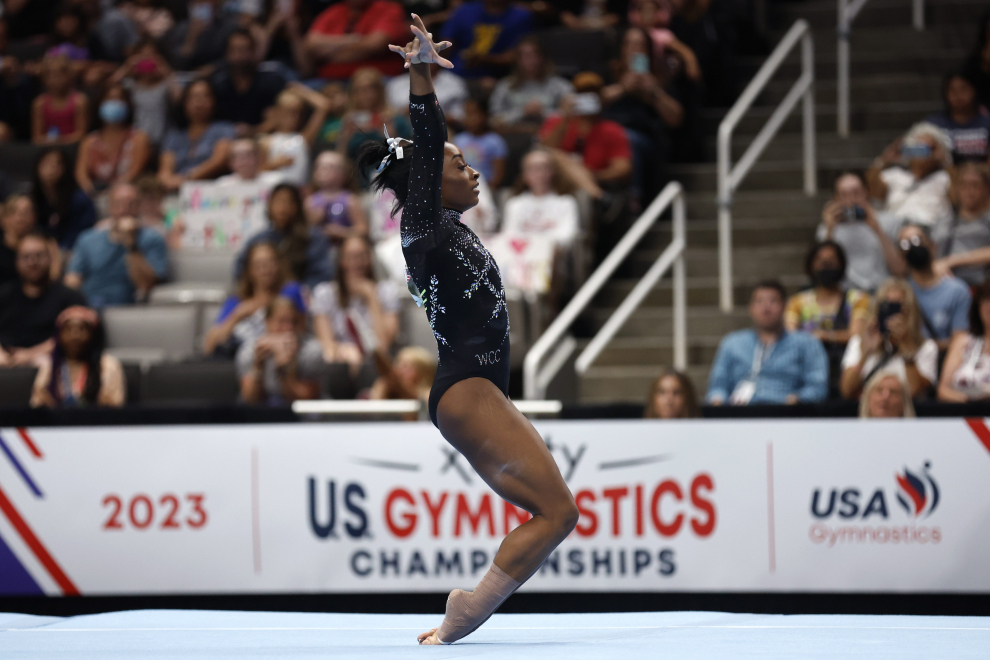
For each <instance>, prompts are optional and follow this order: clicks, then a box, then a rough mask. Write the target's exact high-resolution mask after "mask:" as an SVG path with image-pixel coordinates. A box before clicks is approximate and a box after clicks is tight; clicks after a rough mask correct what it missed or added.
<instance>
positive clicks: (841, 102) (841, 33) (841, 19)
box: [835, 0, 925, 138]
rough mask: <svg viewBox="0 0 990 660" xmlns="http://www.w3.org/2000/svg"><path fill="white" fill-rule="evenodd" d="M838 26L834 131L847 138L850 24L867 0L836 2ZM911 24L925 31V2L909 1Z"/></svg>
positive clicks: (919, 30)
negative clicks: (837, 6)
mask: <svg viewBox="0 0 990 660" xmlns="http://www.w3.org/2000/svg"><path fill="white" fill-rule="evenodd" d="M838 2H839V11H838V25H837V26H836V44H837V45H836V48H837V49H838V52H837V53H836V58H835V61H836V66H837V67H838V71H837V72H836V85H837V88H838V89H837V94H836V100H835V102H836V109H835V119H836V124H837V126H836V129H837V130H838V132H839V137H844V138H847V137H849V35H850V33H851V32H852V22H853V21H854V20H855V19H856V16H858V15H859V12H860V10H862V9H863V6H864V5H866V3H867V2H868V0H851V1H850V0H838ZM911 24H912V26H913V27H914V29H915V30H917V31H918V32H921V31H922V30H924V29H925V0H911Z"/></svg>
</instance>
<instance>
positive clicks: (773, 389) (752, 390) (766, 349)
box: [705, 281, 828, 406]
mask: <svg viewBox="0 0 990 660" xmlns="http://www.w3.org/2000/svg"><path fill="white" fill-rule="evenodd" d="M786 299H787V294H786V292H785V291H784V287H783V286H782V285H781V284H780V282H777V281H767V282H761V283H760V284H758V285H756V288H755V289H754V290H753V295H752V297H751V298H750V301H749V316H750V318H751V319H752V320H753V326H754V327H753V328H752V329H748V330H737V331H736V332H733V333H731V334H729V335H726V336H725V337H724V338H723V339H722V342H721V343H720V344H719V347H718V352H717V353H716V354H715V362H714V363H713V364H712V370H711V373H710V374H709V376H708V395H707V396H706V397H705V399H706V401H707V402H708V403H709V404H711V405H713V406H719V405H722V404H730V405H740V406H745V405H749V404H782V403H786V404H792V403H798V402H801V403H814V402H817V401H824V400H825V397H826V396H827V395H828V356H827V355H826V354H825V348H824V347H823V346H822V343H821V342H820V341H819V340H818V338H817V337H815V336H814V335H810V334H808V333H806V332H787V331H786V330H784V303H785V301H786Z"/></svg>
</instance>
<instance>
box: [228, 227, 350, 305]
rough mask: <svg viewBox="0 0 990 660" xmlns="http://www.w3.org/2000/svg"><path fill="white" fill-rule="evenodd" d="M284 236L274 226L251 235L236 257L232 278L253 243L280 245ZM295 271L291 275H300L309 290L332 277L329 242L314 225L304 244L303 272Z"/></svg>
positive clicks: (237, 277)
mask: <svg viewBox="0 0 990 660" xmlns="http://www.w3.org/2000/svg"><path fill="white" fill-rule="evenodd" d="M284 238H285V237H284V236H283V235H282V233H281V232H279V231H278V230H277V229H275V228H274V227H271V228H268V229H264V230H262V231H260V232H258V233H257V234H255V235H254V236H252V237H251V238H250V239H249V240H248V242H247V243H245V244H244V249H243V250H242V251H241V254H240V255H239V256H238V257H237V263H236V264H235V267H234V279H239V278H240V276H241V271H242V270H243V268H244V257H245V256H246V255H247V253H248V250H250V249H251V246H252V245H254V244H255V243H272V244H273V245H281V244H282V243H283V239H284ZM297 271H298V269H295V268H294V269H293V273H292V274H293V276H296V275H298V276H300V279H301V281H302V282H303V283H304V284H306V286H308V287H309V288H310V289H311V290H312V289H313V288H314V287H316V285H317V284H319V283H320V282H329V281H330V280H332V279H333V272H334V268H333V262H332V261H331V259H330V243H329V241H327V237H326V236H324V235H323V233H322V232H320V230H319V229H316V228H315V227H310V228H309V243H308V245H307V246H306V263H305V266H304V268H303V272H301V273H299V272H297Z"/></svg>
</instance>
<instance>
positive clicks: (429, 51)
mask: <svg viewBox="0 0 990 660" xmlns="http://www.w3.org/2000/svg"><path fill="white" fill-rule="evenodd" d="M412 17H413V24H412V25H410V26H409V29H410V30H412V33H413V40H412V41H410V42H409V43H408V44H406V45H405V47H402V46H393V45H391V44H389V47H388V49H389V50H390V51H392V52H393V53H398V54H399V55H401V56H402V57H404V58H405V60H406V68H407V69H408V68H409V66H410V65H411V64H433V63H436V64H439V65H440V66H442V67H443V68H445V69H453V68H454V64H453V63H452V62H451V61H450V60H448V59H446V58H444V57H440V55H439V54H438V53H439V52H440V51H441V50H444V49H445V48H450V47H451V46H452V45H453V44H451V43H450V42H449V41H441V42H440V43H434V42H433V35H432V34H430V33H429V32H427V31H426V26H425V25H424V24H423V19H422V18H420V17H419V16H418V15H417V14H413V15H412Z"/></svg>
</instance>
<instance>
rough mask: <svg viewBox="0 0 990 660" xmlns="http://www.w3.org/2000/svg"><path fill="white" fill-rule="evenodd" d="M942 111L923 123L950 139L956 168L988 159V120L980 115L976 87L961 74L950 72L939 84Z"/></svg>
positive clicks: (989, 134) (989, 144)
mask: <svg viewBox="0 0 990 660" xmlns="http://www.w3.org/2000/svg"><path fill="white" fill-rule="evenodd" d="M942 100H943V101H944V102H945V110H943V111H942V112H937V113H935V114H933V115H931V116H929V117H928V119H926V120H925V121H927V122H929V123H932V124H934V125H936V126H938V127H939V128H941V129H942V130H944V131H945V132H946V133H947V134H948V135H949V138H950V139H951V140H952V160H953V162H954V163H955V164H956V165H961V164H962V163H964V162H966V161H971V160H975V161H978V162H981V163H986V162H987V159H988V158H990V117H987V116H986V115H983V114H981V113H980V102H979V100H978V99H977V98H976V88H975V87H973V83H972V82H970V81H969V80H968V79H967V78H966V77H965V76H964V75H963V74H962V73H958V72H957V73H951V74H949V75H948V76H946V78H945V81H944V82H943V83H942Z"/></svg>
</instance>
